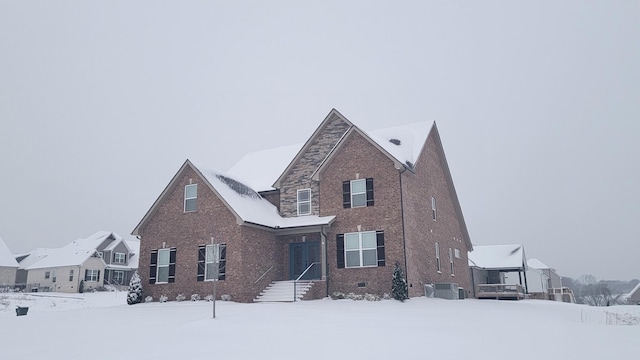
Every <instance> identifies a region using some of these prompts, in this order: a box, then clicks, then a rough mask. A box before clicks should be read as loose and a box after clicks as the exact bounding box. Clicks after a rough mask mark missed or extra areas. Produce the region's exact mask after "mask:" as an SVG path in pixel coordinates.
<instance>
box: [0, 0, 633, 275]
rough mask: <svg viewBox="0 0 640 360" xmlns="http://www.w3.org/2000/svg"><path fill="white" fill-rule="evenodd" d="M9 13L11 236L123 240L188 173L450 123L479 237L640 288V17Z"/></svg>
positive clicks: (434, 4)
mask: <svg viewBox="0 0 640 360" xmlns="http://www.w3.org/2000/svg"><path fill="white" fill-rule="evenodd" d="M310 3H311V2H301V1H290V2H273V1H270V2H263V1H255V2H238V1H226V2H216V1H190V2H183V1H181V2H163V1H134V2H132V1H108V2H107V1H105V2H96V1H56V2H53V1H51V2H49V1H46V2H43V1H37V2H36V1H2V2H0V171H1V173H0V236H2V237H3V238H4V240H5V242H6V243H7V245H8V246H9V248H10V249H11V250H12V251H13V252H14V253H20V252H26V251H29V250H32V249H34V248H36V247H58V246H62V245H64V244H66V243H68V242H70V241H72V240H75V239H77V238H83V237H87V236H89V235H91V234H93V233H94V232H96V231H98V230H109V231H115V232H116V233H119V234H120V235H125V236H130V235H129V234H130V233H131V231H132V230H133V228H134V227H135V226H136V225H137V223H138V222H139V221H140V219H141V218H142V217H143V216H144V214H145V213H146V211H147V210H148V209H149V208H150V207H151V205H152V204H153V202H154V201H155V199H156V198H157V197H158V195H159V194H160V193H161V192H162V190H163V189H164V187H165V186H166V185H167V184H168V182H169V181H170V180H171V177H172V176H173V175H174V174H175V172H176V171H177V170H178V168H179V167H180V166H181V165H182V163H183V162H184V160H185V159H187V158H189V159H193V160H197V161H199V162H201V163H204V164H207V165H208V166H209V167H212V168H216V169H219V170H222V171H225V170H227V169H228V168H230V167H231V166H232V165H233V164H234V163H235V162H237V161H238V160H239V159H240V158H241V157H242V156H243V155H244V154H246V153H247V152H251V151H256V150H261V149H267V148H272V147H277V146H280V145H289V144H294V143H301V142H304V141H306V140H307V138H308V137H309V136H310V135H311V134H312V132H313V131H314V130H315V128H316V127H317V126H318V125H319V124H320V122H321V121H322V120H323V119H324V117H325V116H326V115H327V113H328V112H329V111H330V110H331V109H332V108H336V109H337V110H338V111H340V112H341V113H342V114H343V115H345V116H346V117H347V118H348V119H349V120H351V121H352V122H353V123H355V124H356V125H358V126H359V127H361V128H363V129H365V130H373V129H377V128H383V127H388V126H394V125H399V124H405V123H412V122H418V121H436V122H437V124H438V128H439V130H440V134H441V137H442V141H443V144H444V148H445V152H446V155H447V159H448V162H449V166H450V168H451V172H452V175H453V180H454V183H455V186H456V189H457V192H458V196H459V198H460V202H461V206H462V210H463V213H464V216H465V219H466V222H467V226H468V229H469V233H470V236H471V240H472V242H473V243H474V244H477V245H490V244H508V243H521V244H524V246H525V251H526V254H527V256H528V257H536V258H538V259H540V260H541V261H543V262H544V263H546V264H547V265H549V266H551V267H554V268H557V270H558V271H559V272H560V273H561V274H562V275H565V276H570V277H578V276H580V275H581V274H593V275H595V276H596V277H597V278H598V279H621V280H629V279H633V278H640V261H639V260H638V259H640V230H639V226H638V223H639V221H638V218H639V215H640V211H639V210H638V206H639V204H640V190H639V186H640V160H639V157H640V141H638V138H639V137H640V40H639V39H640V2H638V1H614V2H612V1H535V2H530V3H528V4H525V3H524V2H514V1H482V2H479V1H467V2H463V1H455V2H454V1H417V2H397V1H394V2H391V1H389V2H374V1H366V2H364V1H363V2H355V1H354V2H351V3H350V4H344V3H343V2H342V1H336V2H331V1H315V2H313V4H310Z"/></svg>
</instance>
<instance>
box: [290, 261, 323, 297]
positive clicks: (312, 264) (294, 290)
mask: <svg viewBox="0 0 640 360" xmlns="http://www.w3.org/2000/svg"><path fill="white" fill-rule="evenodd" d="M317 264H320V263H319V262H314V263H311V265H309V266H308V267H307V268H306V269H305V270H304V271H303V272H302V274H300V276H298V278H297V279H295V280H293V301H297V299H298V289H297V285H298V281H299V280H300V279H302V277H303V276H304V274H306V273H307V271H309V270H310V269H311V268H312V267H313V266H314V265H317Z"/></svg>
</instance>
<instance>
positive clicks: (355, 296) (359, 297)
mask: <svg viewBox="0 0 640 360" xmlns="http://www.w3.org/2000/svg"><path fill="white" fill-rule="evenodd" d="M346 297H347V299H351V300H362V299H364V296H363V295H360V294H354V293H348V294H347V296H346Z"/></svg>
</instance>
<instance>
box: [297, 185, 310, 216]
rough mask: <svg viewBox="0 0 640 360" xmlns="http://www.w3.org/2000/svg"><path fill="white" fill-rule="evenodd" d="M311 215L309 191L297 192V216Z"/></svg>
mask: <svg viewBox="0 0 640 360" xmlns="http://www.w3.org/2000/svg"><path fill="white" fill-rule="evenodd" d="M309 214H311V189H302V190H298V216H299V215H309Z"/></svg>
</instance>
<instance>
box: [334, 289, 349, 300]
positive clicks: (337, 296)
mask: <svg viewBox="0 0 640 360" xmlns="http://www.w3.org/2000/svg"><path fill="white" fill-rule="evenodd" d="M331 298H332V299H333V300H340V299H345V298H346V295H345V294H344V293H341V292H339V291H335V292H334V293H333V294H331Z"/></svg>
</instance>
